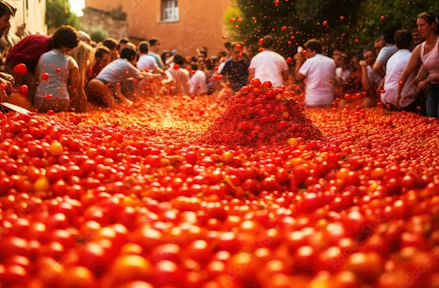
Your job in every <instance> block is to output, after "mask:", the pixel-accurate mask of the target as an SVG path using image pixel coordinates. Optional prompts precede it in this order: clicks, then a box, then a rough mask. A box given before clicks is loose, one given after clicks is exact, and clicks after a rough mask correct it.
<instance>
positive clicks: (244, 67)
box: [221, 43, 249, 92]
mask: <svg viewBox="0 0 439 288" xmlns="http://www.w3.org/2000/svg"><path fill="white" fill-rule="evenodd" d="M230 49H231V51H232V52H231V56H232V57H231V58H230V59H229V60H227V61H226V62H225V64H224V68H223V69H222V71H221V75H223V76H224V81H225V82H226V83H230V88H231V89H232V91H233V92H238V91H239V90H240V89H241V88H242V87H243V86H245V85H247V79H248V76H249V75H248V74H249V72H248V66H249V65H248V61H247V60H246V59H244V57H243V56H242V46H241V45H239V44H237V43H233V44H232V45H231V48H230Z"/></svg>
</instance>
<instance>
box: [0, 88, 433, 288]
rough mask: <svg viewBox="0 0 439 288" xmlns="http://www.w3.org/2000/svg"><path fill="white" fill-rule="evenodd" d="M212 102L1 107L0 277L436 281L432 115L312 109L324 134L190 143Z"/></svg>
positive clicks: (369, 283)
mask: <svg viewBox="0 0 439 288" xmlns="http://www.w3.org/2000/svg"><path fill="white" fill-rule="evenodd" d="M224 109H226V106H225V104H224V102H223V101H221V100H217V99H216V98H215V97H195V98H190V97H172V96H163V97H161V98H159V99H152V98H151V99H150V98H145V99H142V100H140V101H137V102H136V103H135V104H134V106H130V107H119V108H118V109H115V110H105V109H104V110H98V111H95V112H92V113H89V114H86V115H79V114H77V115H73V114H66V113H60V114H55V115H31V116H26V115H18V114H0V205H1V206H0V235H1V238H0V286H1V287H2V288H3V287H26V288H27V287H29V288H30V287H32V288H34V287H38V288H40V287H60V288H70V287H84V288H85V287H93V288H95V287H114V288H118V287H120V288H128V287H131V288H134V287H137V288H145V287H195V288H234V287H236V288H239V287H270V288H277V287H310V288H316V287H319V288H320V287H336V288H342V287H343V288H346V287H362V288H369V287H379V288H391V287H406V288H412V287H413V288H414V287H425V288H436V287H439V179H438V163H439V162H438V160H437V159H438V154H439V140H438V139H439V122H438V121H437V120H433V119H428V118H424V117H422V116H419V115H416V114H410V113H403V112H401V113H393V112H388V111H386V110H383V109H381V108H378V107H376V108H371V109H367V110H364V109H362V108H360V107H356V108H353V109H345V110H339V109H336V108H326V109H312V110H306V113H307V114H308V115H309V117H310V119H311V120H312V122H313V124H314V125H315V126H316V127H317V128H318V129H319V130H320V131H321V132H322V133H323V134H324V136H325V139H326V140H325V141H316V140H304V139H301V138H294V137H292V138H290V139H288V140H287V141H285V143H283V144H282V145H276V146H259V147H258V148H254V147H249V146H237V147H233V149H232V148H231V147H226V146H224V145H220V146H213V145H208V144H199V142H198V141H197V139H198V137H199V136H200V135H201V134H202V133H204V132H205V131H206V130H207V129H208V127H209V126H210V125H211V124H212V123H213V122H214V120H215V119H216V118H217V117H218V116H219V115H221V113H222V112H223V111H224ZM230 133H234V132H233V131H230Z"/></svg>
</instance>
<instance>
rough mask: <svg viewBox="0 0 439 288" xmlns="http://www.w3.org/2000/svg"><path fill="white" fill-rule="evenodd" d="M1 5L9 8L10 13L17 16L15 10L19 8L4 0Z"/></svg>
mask: <svg viewBox="0 0 439 288" xmlns="http://www.w3.org/2000/svg"><path fill="white" fill-rule="evenodd" d="M0 6H3V7H5V8H6V9H7V10H8V12H9V14H11V16H15V12H17V8H14V7H12V5H11V4H9V3H7V2H5V1H3V0H0Z"/></svg>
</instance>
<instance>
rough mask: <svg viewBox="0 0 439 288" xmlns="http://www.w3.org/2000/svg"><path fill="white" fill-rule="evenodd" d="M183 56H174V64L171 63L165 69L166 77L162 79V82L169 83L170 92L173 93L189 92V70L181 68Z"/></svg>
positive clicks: (186, 93) (187, 93)
mask: <svg viewBox="0 0 439 288" xmlns="http://www.w3.org/2000/svg"><path fill="white" fill-rule="evenodd" d="M184 62H185V61H184V58H183V56H181V55H178V54H177V55H175V56H174V65H172V66H171V67H170V68H169V69H168V70H166V75H167V76H168V79H166V80H163V81H162V83H163V84H171V86H172V87H171V89H170V90H171V91H170V93H171V94H173V95H177V94H183V95H189V94H190V85H189V72H188V71H187V70H186V69H183V68H182V67H183V65H184Z"/></svg>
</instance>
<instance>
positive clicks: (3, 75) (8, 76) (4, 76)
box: [0, 72, 15, 85]
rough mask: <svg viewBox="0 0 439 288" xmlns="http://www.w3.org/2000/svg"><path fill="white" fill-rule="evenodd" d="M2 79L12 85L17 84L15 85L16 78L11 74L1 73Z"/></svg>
mask: <svg viewBox="0 0 439 288" xmlns="http://www.w3.org/2000/svg"><path fill="white" fill-rule="evenodd" d="M0 77H1V78H2V79H4V80H6V81H9V82H11V84H12V85H14V84H15V83H14V82H15V80H14V77H13V76H12V75H10V74H7V73H3V72H0Z"/></svg>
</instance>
